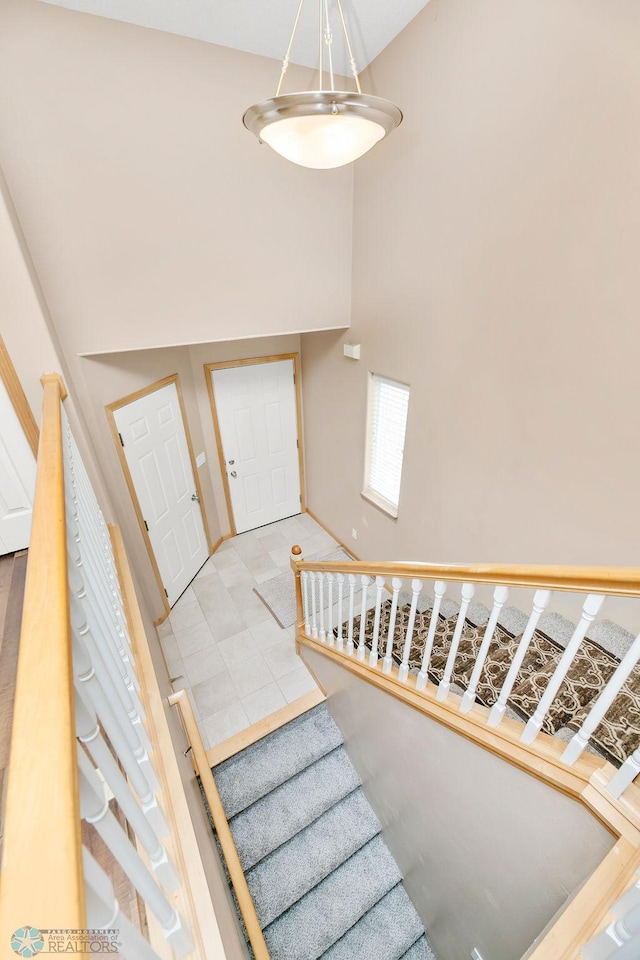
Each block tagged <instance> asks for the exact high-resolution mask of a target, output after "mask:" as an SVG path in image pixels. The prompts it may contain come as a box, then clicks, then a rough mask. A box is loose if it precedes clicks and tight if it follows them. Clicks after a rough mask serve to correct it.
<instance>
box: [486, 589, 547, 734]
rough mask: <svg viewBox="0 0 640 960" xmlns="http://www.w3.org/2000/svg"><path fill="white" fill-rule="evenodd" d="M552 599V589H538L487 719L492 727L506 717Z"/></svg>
mask: <svg viewBox="0 0 640 960" xmlns="http://www.w3.org/2000/svg"><path fill="white" fill-rule="evenodd" d="M550 600H551V591H550V590H536V592H535V593H534V595H533V609H532V611H531V616H530V617H529V620H528V622H527V626H526V627H525V631H524V633H523V634H522V636H521V638H520V643H519V644H518V649H517V650H516V653H515V656H514V658H513V660H512V662H511V666H510V667H509V671H508V673H507V676H506V677H505V681H504V683H503V684H502V689H501V691H500V696H499V697H498V699H497V700H496V702H495V703H494V705H493V706H492V708H491V713H490V714H489V719H488V720H487V724H488V726H490V727H497V726H498V724H499V723H500V721H501V720H502V718H503V717H504V711H505V710H506V707H507V700H508V699H509V697H510V696H511V691H512V689H513V685H514V683H515V682H516V677H517V676H518V671H519V670H520V667H521V666H522V661H523V660H524V657H525V654H526V652H527V650H528V649H529V644H530V643H531V638H532V637H533V634H534V631H535V629H536V627H537V626H538V620H539V619H540V617H541V616H542V614H543V613H544V611H545V610H546V609H547V607H548V605H549V601H550Z"/></svg>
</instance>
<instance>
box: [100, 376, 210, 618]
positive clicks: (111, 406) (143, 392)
mask: <svg viewBox="0 0 640 960" xmlns="http://www.w3.org/2000/svg"><path fill="white" fill-rule="evenodd" d="M172 383H173V384H174V385H175V388H176V394H177V396H178V404H179V406H180V414H181V416H182V425H183V427H184V432H185V436H186V438H187V448H188V450H189V459H190V460H191V468H192V471H193V479H194V482H195V485H196V491H197V493H198V498H199V502H200V513H201V514H202V525H203V527H204V535H205V538H206V541H207V550H208V551H209V556H211V554H212V553H213V549H214V548H213V545H212V542H211V534H210V533H209V523H208V520H207V512H206V510H205V506H204V502H203V499H202V487H201V486H200V477H199V476H198V467H197V464H196V458H195V455H194V452H193V444H192V442H191V432H190V430H189V423H188V421H187V415H186V411H185V406H184V399H183V396H182V388H181V386H180V378H179V377H178V374H177V373H172V374H171V375H170V376H168V377H163V378H162V380H156V381H155V382H154V383H151V384H149V386H147V387H142V388H141V389H140V390H135V391H134V392H133V393H129V394H127V396H126V397H120V399H119V400H114V401H113V403H108V404H107V405H106V406H105V412H106V415H107V420H108V422H109V428H110V430H111V436H112V437H113V442H114V444H115V447H116V451H117V454H118V459H119V460H120V465H121V467H122V471H123V473H124V479H125V482H126V484H127V489H128V490H129V495H130V497H131V500H132V503H133V509H134V511H135V514H136V518H137V520H138V526H139V527H140V533H141V534H142V539H143V541H144V545H145V547H146V550H147V553H148V555H149V560H150V562H151V566H152V568H153V573H154V576H155V578H156V581H157V583H158V588H159V590H160V596H161V598H162V603H163V606H164V616H162V617H161V618H160V619H159V620H158V621H156V622H157V623H161V622H162V621H163V620H165V619H166V618H167V616H168V615H169V612H170V610H171V606H170V605H169V599H168V597H167V595H166V593H165V586H164V583H163V582H162V576H161V574H160V568H159V567H158V562H157V560H156V555H155V553H154V550H153V546H152V544H151V538H150V536H149V531H148V530H147V528H146V525H145V522H144V517H143V516H142V509H141V507H140V501H139V500H138V495H137V493H136V488H135V486H134V483H133V478H132V476H131V471H130V470H129V464H128V463H127V458H126V457H125V454H124V448H123V446H122V444H121V442H120V433H119V431H118V425H117V423H116V419H115V416H114V414H115V411H116V410H119V409H120V408H121V407H126V406H128V405H129V404H130V403H135V401H136V400H141V399H142V397H146V396H148V395H149V394H150V393H155V392H156V390H161V389H162V388H163V387H167V386H169V385H170V384H172Z"/></svg>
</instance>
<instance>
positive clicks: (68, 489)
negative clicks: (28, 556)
mask: <svg viewBox="0 0 640 960" xmlns="http://www.w3.org/2000/svg"><path fill="white" fill-rule="evenodd" d="M65 508H66V517H67V526H68V529H69V535H70V536H71V537H72V540H73V546H74V550H73V551H72V552H70V556H72V557H74V558H75V555H76V553H78V555H79V556H81V557H82V559H83V561H84V562H85V563H86V564H87V566H88V567H89V568H91V570H92V573H93V575H94V579H95V582H96V584H97V592H98V595H99V596H98V599H99V601H100V604H101V606H103V607H104V610H105V617H106V619H107V620H108V622H109V623H110V624H111V625H112V627H113V632H114V636H115V639H116V642H117V643H118V648H119V649H120V650H121V652H122V654H123V656H125V655H126V657H127V658H128V659H129V660H130V661H131V663H133V657H132V654H131V648H130V642H129V635H128V631H127V624H126V617H125V615H124V610H123V607H122V598H121V596H120V588H119V584H118V582H117V576H116V572H115V565H114V562H113V555H112V553H111V543H110V541H109V542H108V550H107V549H106V547H105V544H104V543H103V541H102V539H101V534H100V531H99V530H98V529H96V526H97V517H96V516H95V515H94V514H93V512H92V511H91V510H88V511H87V510H82V509H81V508H80V505H79V502H78V497H77V494H76V486H75V479H74V476H73V468H72V467H70V466H69V465H68V464H65ZM95 509H96V511H97V512H98V514H99V516H100V519H102V514H101V513H99V508H98V507H97V506H96V508H95ZM103 522H104V521H103Z"/></svg>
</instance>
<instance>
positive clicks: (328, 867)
mask: <svg viewBox="0 0 640 960" xmlns="http://www.w3.org/2000/svg"><path fill="white" fill-rule="evenodd" d="M381 829H382V827H381V825H380V821H379V820H378V818H377V817H376V815H375V813H374V812H373V810H372V809H371V806H370V805H369V802H368V801H367V798H366V797H365V795H364V793H363V792H362V790H361V789H358V790H356V791H354V792H353V793H350V794H349V795H348V796H347V797H345V798H344V799H343V800H341V801H340V802H339V803H336V804H334V806H333V807H331V809H329V810H327V812H326V813H324V814H323V815H322V816H321V817H319V819H317V820H315V821H314V822H313V823H311V824H310V825H309V826H308V827H306V828H305V829H304V830H302V831H301V832H300V833H297V834H296V835H295V836H294V837H292V839H291V840H289V841H288V842H287V843H286V844H284V845H283V846H281V847H279V848H278V849H277V850H275V851H274V852H273V853H271V854H270V855H269V856H268V857H265V858H264V859H263V860H262V861H261V862H260V863H259V864H258V865H257V866H256V867H254V868H253V869H252V870H250V871H248V872H247V874H246V878H247V883H248V885H249V890H250V892H251V896H252V898H253V902H254V904H255V907H256V913H257V914H258V919H259V921H260V925H261V926H263V927H265V926H267V925H268V924H270V923H272V922H273V921H274V920H275V919H276V918H277V917H279V916H280V915H281V914H282V913H284V911H285V910H288V909H289V907H291V906H292V904H294V903H295V902H296V901H297V900H300V899H301V898H302V897H303V896H304V895H305V894H306V893H308V892H309V890H311V889H312V888H313V887H315V886H316V885H317V884H318V883H320V881H321V880H324V879H325V877H328V876H329V874H330V873H332V871H334V870H335V869H336V868H337V867H339V866H340V864H342V863H344V862H345V860H347V859H348V858H349V857H351V856H353V854H354V853H356V851H357V850H359V849H360V848H361V847H363V846H364V845H365V844H366V843H368V842H369V841H370V840H372V839H373V837H375V836H376V834H378V833H379V832H380V830H381Z"/></svg>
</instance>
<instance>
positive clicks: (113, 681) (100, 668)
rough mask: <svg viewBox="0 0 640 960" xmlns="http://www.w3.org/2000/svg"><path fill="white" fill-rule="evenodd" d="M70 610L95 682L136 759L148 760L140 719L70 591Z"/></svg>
mask: <svg viewBox="0 0 640 960" xmlns="http://www.w3.org/2000/svg"><path fill="white" fill-rule="evenodd" d="M69 609H70V613H71V624H72V626H73V628H74V630H75V631H76V632H77V634H78V636H79V637H81V638H82V642H83V643H84V645H85V646H86V648H87V650H88V652H89V656H90V658H91V663H92V664H93V667H94V670H95V671H96V675H97V677H98V680H99V681H100V683H101V684H102V686H103V687H104V689H105V692H107V694H108V696H109V698H110V699H111V698H113V701H114V702H113V709H114V710H116V711H117V712H118V715H119V717H120V718H121V722H122V724H123V729H125V728H126V733H127V736H128V737H129V740H130V743H131V747H132V749H133V751H134V753H135V754H136V756H140V758H141V759H142V757H143V754H145V755H146V756H147V757H148V756H149V753H150V752H151V744H150V741H149V737H148V734H147V731H146V730H145V728H144V725H143V723H142V720H141V718H140V715H139V714H138V712H137V710H136V708H135V704H134V702H133V700H132V699H131V697H130V693H129V690H127V688H126V687H125V685H124V683H123V682H122V678H121V677H120V675H119V673H118V671H117V670H116V668H115V665H114V663H113V660H112V659H111V658H110V657H109V655H108V651H105V655H103V652H102V650H101V649H100V647H99V645H98V644H97V643H96V638H95V637H94V636H93V632H92V631H91V629H90V628H89V625H88V623H87V621H86V619H85V612H86V608H85V607H82V606H81V605H80V601H79V600H78V599H77V597H76V595H75V593H74V592H73V591H72V592H70V594H69ZM122 714H124V716H125V717H126V720H125V719H124V717H122ZM127 721H128V723H127ZM129 729H130V730H131V734H129V732H128V731H129Z"/></svg>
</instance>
